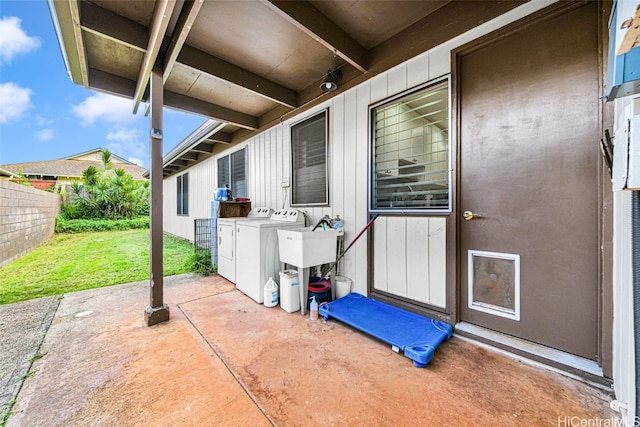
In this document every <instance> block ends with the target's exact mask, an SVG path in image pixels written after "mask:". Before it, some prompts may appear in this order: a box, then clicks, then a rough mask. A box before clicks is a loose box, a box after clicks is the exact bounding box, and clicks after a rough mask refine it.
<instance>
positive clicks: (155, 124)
mask: <svg viewBox="0 0 640 427" xmlns="http://www.w3.org/2000/svg"><path fill="white" fill-rule="evenodd" d="M150 80H151V82H150V83H151V134H150V138H149V149H150V152H151V155H150V158H151V168H150V171H151V172H150V177H151V207H150V214H151V230H150V232H151V254H150V261H151V262H150V267H151V278H150V289H149V291H150V304H149V306H148V307H147V308H146V310H145V313H144V314H145V320H146V322H147V326H152V325H155V324H157V323H161V322H165V321H167V320H169V306H168V305H167V304H165V303H164V301H163V293H164V289H163V287H164V281H163V273H162V270H163V268H162V267H163V266H162V137H163V135H162V132H163V131H162V106H163V103H164V99H163V91H164V89H163V83H162V69H161V67H160V66H158V65H157V64H156V66H154V68H153V71H152V72H151V78H150Z"/></svg>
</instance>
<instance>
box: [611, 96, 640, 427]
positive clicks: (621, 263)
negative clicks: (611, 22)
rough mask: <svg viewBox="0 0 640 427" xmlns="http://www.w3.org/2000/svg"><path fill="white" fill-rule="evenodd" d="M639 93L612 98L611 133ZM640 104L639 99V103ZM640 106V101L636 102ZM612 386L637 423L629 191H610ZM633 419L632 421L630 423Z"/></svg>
mask: <svg viewBox="0 0 640 427" xmlns="http://www.w3.org/2000/svg"><path fill="white" fill-rule="evenodd" d="M634 98H635V102H636V103H639V100H640V97H626V98H621V99H617V100H616V101H615V127H614V132H613V136H614V138H615V137H616V136H619V138H620V139H622V138H623V137H624V136H625V126H626V123H627V119H629V118H631V116H632V115H634V114H640V108H639V109H638V110H637V111H635V112H634V108H633V107H634V105H633V104H634V103H633V102H632V100H633V99H634ZM639 104H640V103H639ZM638 106H640V105H638ZM613 196H614V198H613V216H614V219H613V313H614V315H613V379H614V381H613V388H614V391H615V395H616V399H617V400H619V401H620V402H622V403H625V404H626V405H627V408H628V409H627V410H626V411H624V410H623V411H622V415H623V416H626V420H625V421H626V424H625V425H629V426H632V425H638V419H637V418H635V417H636V416H640V414H635V401H636V398H637V396H636V392H635V375H633V373H634V372H635V370H636V369H637V367H636V366H635V349H634V324H633V323H634V322H633V272H632V267H631V266H632V255H633V254H632V249H631V227H632V223H631V192H630V191H616V192H614V194H613ZM634 420H635V423H634Z"/></svg>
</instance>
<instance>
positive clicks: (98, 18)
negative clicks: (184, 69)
mask: <svg viewBox="0 0 640 427" xmlns="http://www.w3.org/2000/svg"><path fill="white" fill-rule="evenodd" d="M81 23H82V29H83V30H85V31H87V32H90V33H93V34H96V35H99V36H102V37H106V38H108V39H110V40H113V41H115V42H117V43H120V44H124V45H125V46H128V47H130V48H132V49H136V50H139V51H141V52H144V51H146V50H147V43H148V42H149V29H148V28H147V27H145V26H144V25H140V24H138V23H137V22H135V21H132V20H130V19H127V18H124V17H122V16H120V15H118V14H115V13H113V12H111V11H108V10H106V9H103V8H101V7H99V6H96V5H95V4H93V3H88V2H83V3H82V21H81Z"/></svg>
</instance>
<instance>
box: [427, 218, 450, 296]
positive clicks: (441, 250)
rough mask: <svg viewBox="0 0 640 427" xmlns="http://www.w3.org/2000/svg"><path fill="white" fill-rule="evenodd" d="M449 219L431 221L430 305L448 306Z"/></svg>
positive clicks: (429, 259) (432, 219) (433, 219)
mask: <svg viewBox="0 0 640 427" xmlns="http://www.w3.org/2000/svg"><path fill="white" fill-rule="evenodd" d="M446 235H447V219H446V218H431V219H430V220H429V256H428V261H429V304H431V305H435V306H438V307H442V308H445V307H446V306H447V286H446V282H447V274H446V271H447V240H446Z"/></svg>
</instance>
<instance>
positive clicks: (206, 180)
mask: <svg viewBox="0 0 640 427" xmlns="http://www.w3.org/2000/svg"><path fill="white" fill-rule="evenodd" d="M215 171H216V161H215V158H210V159H207V160H206V161H204V162H201V163H198V164H197V165H195V166H193V167H191V168H189V170H188V174H189V178H188V180H189V215H178V214H177V210H178V205H177V193H176V192H177V185H176V180H177V177H178V176H181V175H183V173H179V174H175V175H171V176H170V177H168V178H165V179H164V181H163V204H162V207H163V225H164V227H163V229H164V231H165V232H166V233H169V234H173V235H174V236H178V237H182V238H183V239H188V240H189V241H191V242H193V239H194V235H193V233H194V228H193V227H194V220H196V219H199V218H210V216H211V201H212V200H213V198H214V193H215V188H216V175H215V174H214V172H215ZM254 206H255V205H254Z"/></svg>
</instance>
